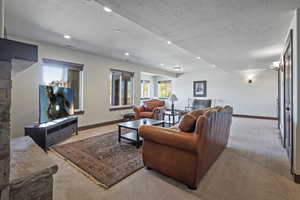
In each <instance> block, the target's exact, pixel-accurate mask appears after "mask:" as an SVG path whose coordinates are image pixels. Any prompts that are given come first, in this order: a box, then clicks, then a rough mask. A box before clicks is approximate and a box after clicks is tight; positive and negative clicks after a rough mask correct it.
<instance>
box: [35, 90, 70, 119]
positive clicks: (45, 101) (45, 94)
mask: <svg viewBox="0 0 300 200" xmlns="http://www.w3.org/2000/svg"><path fill="white" fill-rule="evenodd" d="M39 96H40V97H39V98H40V99H39V101H40V108H39V110H40V120H39V122H40V123H41V124H42V123H46V122H49V121H53V120H55V119H60V118H64V117H68V116H70V115H73V114H74V90H73V89H72V88H62V87H55V86H44V85H40V86H39Z"/></svg>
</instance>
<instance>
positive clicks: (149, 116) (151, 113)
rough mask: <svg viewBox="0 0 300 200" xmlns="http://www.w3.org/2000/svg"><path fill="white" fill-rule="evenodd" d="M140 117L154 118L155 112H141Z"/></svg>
mask: <svg viewBox="0 0 300 200" xmlns="http://www.w3.org/2000/svg"><path fill="white" fill-rule="evenodd" d="M140 117H141V118H152V117H153V112H140Z"/></svg>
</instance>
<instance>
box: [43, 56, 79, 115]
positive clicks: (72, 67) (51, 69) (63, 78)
mask: <svg viewBox="0 0 300 200" xmlns="http://www.w3.org/2000/svg"><path fill="white" fill-rule="evenodd" d="M43 61H44V65H43V80H44V84H45V85H53V86H59V87H67V88H73V89H74V107H75V111H83V106H82V91H83V90H82V73H83V65H82V64H75V63H68V62H63V61H57V60H51V59H43Z"/></svg>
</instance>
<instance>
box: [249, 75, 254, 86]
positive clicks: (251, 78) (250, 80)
mask: <svg viewBox="0 0 300 200" xmlns="http://www.w3.org/2000/svg"><path fill="white" fill-rule="evenodd" d="M253 78H254V75H253V74H251V75H249V76H248V83H249V84H251V83H253Z"/></svg>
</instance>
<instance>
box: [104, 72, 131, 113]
mask: <svg viewBox="0 0 300 200" xmlns="http://www.w3.org/2000/svg"><path fill="white" fill-rule="evenodd" d="M133 74H134V73H132V72H126V71H120V70H111V74H110V84H109V85H110V105H111V108H112V109H114V108H116V109H117V108H128V107H131V106H132V105H133Z"/></svg>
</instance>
